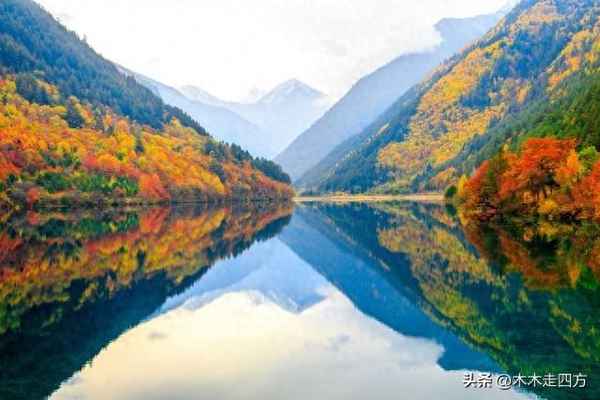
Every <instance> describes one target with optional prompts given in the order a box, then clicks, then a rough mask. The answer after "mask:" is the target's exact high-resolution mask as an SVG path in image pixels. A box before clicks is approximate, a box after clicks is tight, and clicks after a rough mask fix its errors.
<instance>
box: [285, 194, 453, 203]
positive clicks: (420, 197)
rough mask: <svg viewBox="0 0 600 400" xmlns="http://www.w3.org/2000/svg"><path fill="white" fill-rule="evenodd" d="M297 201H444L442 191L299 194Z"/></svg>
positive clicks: (295, 199) (295, 198) (295, 200)
mask: <svg viewBox="0 0 600 400" xmlns="http://www.w3.org/2000/svg"><path fill="white" fill-rule="evenodd" d="M293 201H294V202H295V203H378V202H390V201H413V202H420V203H443V202H444V195H443V194H442V193H415V194H406V195H366V194H365V195H363V194H359V195H331V196H297V197H294V199H293Z"/></svg>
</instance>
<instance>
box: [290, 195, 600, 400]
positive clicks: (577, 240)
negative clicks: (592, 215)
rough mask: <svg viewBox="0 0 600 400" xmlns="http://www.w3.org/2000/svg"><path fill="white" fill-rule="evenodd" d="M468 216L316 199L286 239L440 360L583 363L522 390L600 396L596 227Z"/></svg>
mask: <svg viewBox="0 0 600 400" xmlns="http://www.w3.org/2000/svg"><path fill="white" fill-rule="evenodd" d="M466 226H467V227H466V228H463V225H462V224H461V223H460V222H459V221H458V218H457V217H456V216H455V215H453V213H448V212H447V210H445V209H444V208H443V207H441V206H437V205H424V204H407V203H385V204H384V203H381V204H376V205H365V204H350V205H342V206H340V205H327V204H310V205H305V206H302V207H300V209H298V210H296V213H295V215H294V218H293V220H292V223H291V224H290V226H289V227H288V228H287V229H286V230H285V231H284V233H283V234H282V235H281V237H282V238H283V240H284V241H285V242H286V243H287V244H288V245H289V246H290V247H291V248H293V249H294V250H295V251H296V252H297V254H299V255H300V256H302V257H304V258H305V259H307V260H308V261H309V262H310V263H311V264H312V265H313V266H314V267H315V268H316V269H318V270H319V272H321V273H322V274H323V275H324V276H326V277H327V279H328V280H330V281H331V282H332V283H333V284H334V285H336V286H337V287H338V289H340V290H341V291H343V292H344V293H345V294H346V295H347V296H348V297H349V298H350V299H351V300H352V301H353V302H354V303H355V305H356V306H357V308H359V309H361V311H363V312H365V313H366V314H368V315H370V316H372V317H374V318H376V319H377V320H379V321H380V322H382V323H384V324H386V325H387V326H389V327H391V328H392V329H394V330H396V331H398V332H400V333H403V334H406V335H411V336H418V337H426V338H431V339H433V340H435V341H437V342H439V343H441V344H442V345H443V346H444V348H445V349H446V353H445V354H444V356H443V358H442V359H441V360H440V366H442V367H443V368H445V369H468V370H479V371H491V372H506V373H508V374H511V375H517V374H519V373H521V374H523V375H527V376H530V375H533V374H538V375H544V374H546V373H550V374H559V373H573V374H576V373H583V374H586V375H587V376H588V378H587V388H586V389H581V388H578V389H566V388H560V389H557V388H544V387H536V388H531V387H528V388H527V390H528V391H533V392H535V393H536V394H538V395H540V396H542V397H543V398H548V399H585V398H590V399H598V398H600V285H599V284H598V282H599V280H598V278H599V277H600V273H599V272H600V268H599V267H600V262H598V261H597V260H598V259H600V258H598V257H597V256H598V255H600V234H598V233H599V232H598V228H597V227H593V226H584V227H577V229H575V228H574V227H564V226H563V227H560V226H535V227H531V226H530V227H525V228H518V227H514V226H510V227H509V226H503V227H498V226H496V227H492V226H483V227H482V226H476V225H475V226H474V225H469V224H467V225H466ZM299 237H304V238H305V239H303V240H299V239H298V238H299ZM306 238H311V239H306ZM326 242H329V243H333V244H334V246H325V247H327V248H328V249H330V250H329V251H328V252H323V251H322V250H320V249H321V244H322V243H326ZM315 246H318V247H319V249H316V248H315ZM357 260H358V261H357Z"/></svg>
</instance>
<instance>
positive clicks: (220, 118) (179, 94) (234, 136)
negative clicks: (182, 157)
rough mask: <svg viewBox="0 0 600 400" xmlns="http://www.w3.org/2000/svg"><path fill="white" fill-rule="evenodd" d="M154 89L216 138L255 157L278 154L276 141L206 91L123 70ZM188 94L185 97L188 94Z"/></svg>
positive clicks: (158, 94)
mask: <svg viewBox="0 0 600 400" xmlns="http://www.w3.org/2000/svg"><path fill="white" fill-rule="evenodd" d="M120 69H121V71H122V72H123V73H125V74H126V75H130V76H133V77H134V78H135V79H136V80H137V81H138V82H139V83H140V84H142V85H144V86H145V87H147V88H148V89H150V90H151V91H152V92H153V93H154V94H156V95H157V96H158V97H160V98H161V99H162V100H163V101H164V102H165V103H167V104H169V105H171V106H173V107H177V108H180V109H182V110H184V111H185V112H186V113H187V114H189V115H190V116H191V117H192V118H193V119H194V120H196V121H199V122H200V121H201V122H202V125H203V126H204V127H205V128H206V130H207V131H208V132H210V133H211V134H212V135H213V136H214V137H215V138H217V139H219V140H221V141H223V142H225V143H235V144H237V145H239V146H241V147H243V148H244V149H246V150H247V151H249V152H250V153H251V154H252V155H254V156H257V157H266V158H271V157H272V156H273V154H274V153H275V152H276V151H277V149H276V148H275V146H274V145H273V143H272V142H270V141H269V140H268V135H266V134H265V133H264V132H263V131H262V130H261V129H260V128H259V127H258V126H256V125H255V124H253V123H252V122H249V121H248V120H246V119H244V118H243V117H241V116H239V115H238V114H236V113H235V112H233V111H230V110H229V109H228V108H227V107H226V106H225V103H223V102H222V101H221V100H219V99H218V98H216V97H214V96H212V95H211V94H209V93H207V92H205V91H203V90H202V89H199V88H196V87H191V86H187V87H185V90H184V89H181V91H180V90H177V89H175V88H173V87H170V86H167V85H165V84H163V83H160V82H158V81H155V80H153V79H150V78H148V77H146V76H143V75H141V74H138V73H135V72H132V71H128V70H127V69H125V68H120ZM184 93H185V94H184Z"/></svg>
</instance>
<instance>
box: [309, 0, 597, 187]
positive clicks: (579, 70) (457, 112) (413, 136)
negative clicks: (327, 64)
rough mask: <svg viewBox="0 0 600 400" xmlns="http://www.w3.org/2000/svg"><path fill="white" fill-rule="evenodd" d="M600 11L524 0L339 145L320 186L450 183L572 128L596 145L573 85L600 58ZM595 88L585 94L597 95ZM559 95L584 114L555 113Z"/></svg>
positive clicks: (593, 4) (560, 1) (571, 0)
mask: <svg viewBox="0 0 600 400" xmlns="http://www.w3.org/2000/svg"><path fill="white" fill-rule="evenodd" d="M599 13H600V2H598V1H595V0H579V1H575V0H525V1H523V2H521V3H520V4H519V5H518V6H517V7H516V8H515V9H514V10H513V11H512V12H511V13H510V14H509V15H508V16H507V17H506V18H504V19H503V20H502V21H501V22H500V23H499V24H498V26H496V27H495V28H494V29H492V30H491V31H490V32H488V33H487V34H486V35H485V36H484V37H483V38H482V39H480V40H479V41H478V42H476V43H475V44H474V45H473V46H471V47H470V48H468V49H466V50H465V51H464V52H463V53H462V54H460V55H458V56H456V57H454V58H453V59H452V60H450V61H448V62H447V63H445V64H444V65H442V66H441V67H439V68H438V70H437V71H436V73H435V74H434V75H433V77H432V78H431V79H429V80H427V81H425V82H423V83H422V84H420V85H418V86H417V87H415V88H413V90H412V91H410V92H409V93H408V94H406V95H405V96H403V97H402V98H401V99H399V100H398V102H397V103H396V104H394V106H392V107H391V108H390V109H389V110H388V111H387V112H386V113H384V114H383V115H382V116H381V117H380V118H379V119H378V120H377V121H376V122H375V123H374V124H373V125H371V126H370V127H369V128H368V129H367V130H365V131H364V132H363V133H362V134H361V135H360V136H359V137H358V138H355V139H354V140H353V141H352V142H348V143H346V144H343V145H341V146H340V147H339V148H338V149H336V151H335V152H334V155H335V157H336V159H335V160H333V162H331V165H333V167H332V168H330V169H328V170H327V171H323V173H322V174H321V175H320V176H319V177H318V179H316V180H315V181H313V182H312V188H316V189H318V190H320V191H336V190H342V191H348V192H365V191H375V192H410V191H419V190H444V189H445V188H446V187H447V186H448V185H450V184H452V183H454V182H456V181H457V180H458V179H459V177H460V176H461V175H462V174H464V173H469V172H470V171H472V169H473V168H474V167H476V166H477V165H479V163H481V161H483V160H484V159H485V158H487V157H490V156H491V155H493V154H495V153H496V152H497V151H498V150H499V149H500V148H501V147H502V146H503V145H505V144H509V145H511V146H517V145H518V143H520V142H521V141H522V140H523V138H524V137H526V136H533V135H538V136H539V135H541V134H542V133H543V135H544V136H548V135H551V134H553V135H557V136H561V137H564V136H568V135H570V136H571V137H577V139H578V141H577V146H579V147H581V146H585V145H587V146H589V145H593V146H596V145H597V143H595V142H593V139H592V138H593V137H594V135H595V133H594V132H596V131H594V127H593V125H594V124H595V122H594V121H596V120H595V116H594V114H593V113H591V112H583V110H584V109H585V106H584V104H585V101H586V100H584V98H583V97H581V98H579V99H578V100H577V99H576V98H574V97H572V95H573V94H578V93H580V92H581V91H578V90H576V89H571V88H572V87H573V85H577V82H581V80H582V79H591V78H589V74H591V73H593V72H594V71H595V70H596V69H597V67H598V65H599V61H600V57H598V56H599V55H600V54H599V51H600V21H599V19H598V16H599ZM582 86H583V87H587V86H589V85H587V84H582ZM590 90H592V91H588V94H587V96H591V97H594V94H593V88H592V89H590ZM561 102H566V104H572V106H573V107H574V108H575V109H577V108H579V109H581V111H582V112H581V113H580V114H581V117H583V118H582V119H579V117H575V116H574V115H570V116H567V115H566V114H565V115H557V114H556V113H554V114H551V115H547V113H546V112H545V110H560V109H562V105H561V104H563V103H561ZM588 111H589V110H588ZM542 116H543V117H544V118H542V119H540V118H541V117H542ZM584 116H585V117H584ZM567 117H574V118H575V119H573V118H571V119H570V120H569V118H567ZM544 121H545V122H544ZM542 122H543V123H542ZM570 126H576V127H578V128H577V129H570ZM525 129H526V130H525ZM507 141H510V142H507ZM584 142H585V143H584ZM357 165H360V166H361V168H356V167H353V166H357Z"/></svg>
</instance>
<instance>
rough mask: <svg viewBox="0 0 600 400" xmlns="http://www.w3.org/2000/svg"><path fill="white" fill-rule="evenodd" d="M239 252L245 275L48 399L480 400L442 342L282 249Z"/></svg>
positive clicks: (219, 277)
mask: <svg viewBox="0 0 600 400" xmlns="http://www.w3.org/2000/svg"><path fill="white" fill-rule="evenodd" d="M245 255H248V257H249V259H250V260H251V261H250V264H251V265H252V266H251V267H248V265H247V264H245V263H240V262H236V261H237V260H234V261H232V262H224V263H219V264H217V265H215V267H213V268H212V269H211V270H210V271H208V272H207V274H206V275H205V276H204V277H203V278H202V279H201V280H200V282H198V284H197V285H195V286H194V287H192V288H190V289H189V290H188V291H187V292H186V293H183V294H182V295H180V296H176V297H175V298H173V299H171V301H167V303H166V304H167V307H166V310H165V309H163V310H162V311H163V312H161V313H160V314H158V315H156V316H155V317H154V318H152V319H150V320H148V321H147V322H145V323H143V324H141V325H140V326H138V327H137V328H136V329H134V330H131V331H129V332H127V333H126V334H125V335H123V336H122V337H121V338H119V340H117V341H115V342H114V343H112V344H111V345H109V346H108V347H107V348H106V349H105V350H104V351H103V352H102V353H101V354H100V355H99V356H98V357H97V358H96V359H95V360H94V362H93V364H92V365H91V366H89V367H86V368H84V369H83V370H82V371H81V372H80V373H78V374H77V375H76V376H74V377H73V378H72V379H71V380H70V381H69V382H67V383H66V384H65V385H63V387H62V388H61V389H60V390H59V391H58V392H57V393H55V395H54V396H53V397H52V399H73V398H79V397H80V396H81V395H82V394H85V396H84V398H87V399H107V398H110V399H140V400H141V399H166V398H174V399H195V398H211V399H273V400H274V399H281V398H285V399H307V398H311V399H312V398H315V399H321V398H323V399H364V398H375V399H397V398H398V393H399V392H400V391H401V392H402V393H403V395H404V396H407V398H411V399H431V398H436V397H438V396H439V394H440V393H442V392H443V393H445V396H446V397H447V398H449V399H468V398H472V399H476V398H478V396H479V395H478V394H477V393H471V394H470V395H468V394H467V395H466V394H465V392H464V390H463V388H462V383H461V382H462V375H461V373H459V372H454V373H451V372H447V371H445V370H443V369H442V368H440V367H439V366H438V365H437V360H438V359H439V358H440V357H441V355H442V353H443V351H444V348H443V347H442V346H441V345H439V344H438V343H436V342H434V341H431V340H426V339H423V338H417V337H410V336H406V335H399V334H397V333H396V332H394V331H393V330H390V329H389V328H387V327H386V326H385V325H382V324H380V323H378V322H377V321H376V320H374V319H372V318H369V317H368V316H366V315H364V314H362V313H360V312H357V310H356V308H355V307H354V305H353V304H352V302H350V301H349V300H348V298H347V297H346V296H344V295H343V294H342V293H341V292H339V291H338V290H336V289H335V288H334V287H333V286H331V285H330V284H329V283H327V281H326V280H325V279H323V278H322V277H321V276H320V275H319V274H317V273H316V272H315V270H314V269H313V268H311V266H310V265H309V264H307V263H305V262H303V261H302V260H301V259H300V258H299V257H298V256H297V255H295V254H294V253H293V252H292V251H291V250H289V249H288V248H287V247H285V246H284V245H283V243H281V242H280V241H278V240H273V241H271V242H269V243H265V244H259V245H257V246H255V247H254V248H253V249H251V250H250V251H249V254H245ZM256 258H259V259H260V260H261V262H260V263H254V262H253V260H255V259H256ZM238 269H242V270H241V271H240V270H238ZM282 270H283V272H284V274H282V273H281V272H282ZM229 274H231V276H234V278H232V279H228V278H227V276H228V275H229ZM291 277H293V279H291ZM204 279H206V280H207V282H209V281H210V283H207V284H206V285H202V281H203V280H204ZM223 281H227V284H226V285H225V287H224V288H221V289H218V290H217V292H218V294H216V293H214V291H213V288H214V286H213V283H215V282H223ZM277 282H278V283H280V284H277ZM175 304H177V306H175ZM115 366H116V367H115ZM432 381H433V382H436V385H431V382H432ZM518 397H519V396H518V395H517V394H516V393H509V394H506V393H501V392H493V393H490V397H489V398H492V399H493V398H518Z"/></svg>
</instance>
